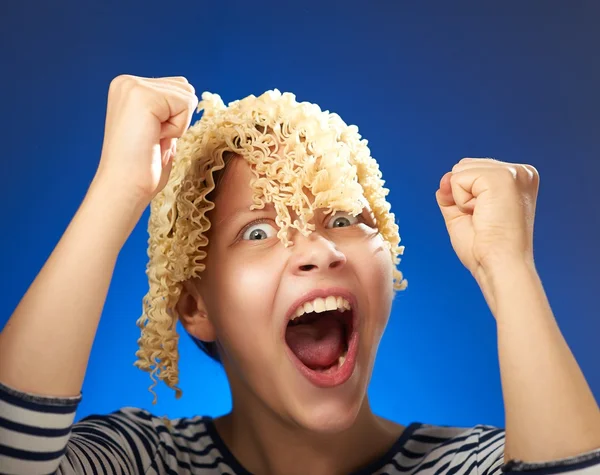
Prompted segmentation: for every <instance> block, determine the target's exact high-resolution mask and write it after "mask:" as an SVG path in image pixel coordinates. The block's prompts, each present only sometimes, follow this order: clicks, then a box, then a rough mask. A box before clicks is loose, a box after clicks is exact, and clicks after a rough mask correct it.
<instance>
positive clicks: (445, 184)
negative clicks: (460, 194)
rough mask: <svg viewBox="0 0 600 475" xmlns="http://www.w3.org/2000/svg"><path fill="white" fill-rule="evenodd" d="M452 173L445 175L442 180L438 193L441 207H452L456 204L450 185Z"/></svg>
mask: <svg viewBox="0 0 600 475" xmlns="http://www.w3.org/2000/svg"><path fill="white" fill-rule="evenodd" d="M451 176H452V172H448V173H445V174H444V176H442V179H441V180H440V186H439V190H438V192H437V193H436V196H437V197H438V204H439V205H440V206H452V205H453V204H454V198H453V197H452V185H451V184H450V178H451Z"/></svg>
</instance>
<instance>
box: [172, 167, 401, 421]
mask: <svg viewBox="0 0 600 475" xmlns="http://www.w3.org/2000/svg"><path fill="white" fill-rule="evenodd" d="M253 177H254V175H253V174H252V172H251V170H250V167H249V165H248V164H247V162H246V161H245V160H243V159H241V158H235V159H233V160H232V161H231V162H230V163H229V164H228V169H227V171H226V172H225V175H224V177H223V181H222V183H221V185H220V188H219V192H218V194H217V197H216V199H215V209H214V210H213V212H212V214H211V223H212V226H211V230H210V246H209V250H208V256H207V258H206V262H205V263H206V269H205V270H204V271H203V273H202V276H201V278H200V279H199V280H198V281H197V282H196V284H195V285H196V290H197V294H196V300H197V305H198V309H200V310H201V311H202V312H205V314H206V319H202V318H201V319H200V320H203V322H202V323H198V321H197V320H198V319H191V320H186V319H185V318H183V319H182V321H183V322H184V326H185V327H186V329H187V330H188V331H189V332H190V333H192V334H193V335H194V336H196V337H197V338H199V339H201V340H204V341H207V340H211V339H212V338H213V336H214V337H216V339H217V340H218V342H219V344H220V349H221V357H222V361H223V365H224V367H225V370H226V372H227V376H228V379H229V382H230V385H231V389H232V396H233V401H234V407H235V406H236V405H237V406H241V405H248V404H252V406H251V407H250V409H251V410H253V411H255V412H256V411H258V412H261V411H262V410H264V409H268V410H270V411H272V412H274V413H275V414H277V415H278V416H279V417H280V418H283V419H284V420H286V421H287V422H290V423H292V424H293V425H295V426H298V425H299V426H301V427H304V428H306V429H309V430H312V431H319V432H337V431H340V430H343V429H345V428H348V427H350V425H352V423H353V422H354V421H355V419H356V417H357V414H358V412H359V409H360V407H361V405H362V403H363V400H364V398H365V394H366V390H367V385H368V383H369V380H370V377H371V372H372V368H373V363H374V360H375V354H376V351H377V347H378V345H379V341H380V339H381V336H382V333H383V331H384V328H385V326H386V324H387V320H388V317H389V314H390V307H391V303H392V298H393V288H392V269H393V267H392V265H393V264H392V261H391V257H390V253H389V251H388V250H387V248H386V246H385V245H384V242H383V239H382V238H381V236H380V235H379V234H378V232H377V229H376V228H375V226H374V222H373V220H372V217H371V214H370V211H369V210H368V209H365V211H364V213H363V215H362V216H358V217H356V218H354V217H352V216H351V215H349V214H347V213H343V212H338V213H336V214H329V215H325V214H323V213H322V212H321V211H320V210H318V211H317V212H316V214H315V217H314V221H313V224H314V225H315V230H314V231H313V232H312V233H311V234H310V235H309V236H308V237H305V236H303V235H302V234H300V233H299V232H296V230H295V229H290V230H289V238H290V240H291V242H292V243H293V245H292V246H290V247H287V248H286V247H285V246H284V245H283V244H282V243H281V241H280V240H279V239H278V238H277V236H276V234H277V227H276V224H275V217H276V214H275V211H274V210H273V208H272V207H267V208H265V209H263V210H253V211H250V210H249V208H250V206H251V205H252V190H251V188H250V186H249V183H250V181H251V179H252V178H253ZM315 289H325V290H326V293H331V295H333V296H336V295H346V296H347V297H349V298H348V299H347V300H351V299H353V300H354V302H353V310H352V312H353V318H354V321H355V325H356V327H355V329H354V330H355V333H356V335H355V338H356V342H355V349H356V351H355V355H356V359H355V362H354V365H353V371H352V372H351V374H350V376H349V377H348V378H347V379H345V381H343V382H338V383H336V384H334V385H331V384H329V386H327V387H324V385H322V384H315V382H314V381H313V380H311V379H310V378H308V377H307V376H305V374H303V372H302V371H300V370H299V368H298V362H294V361H293V357H292V356H291V350H290V348H289V346H288V344H287V343H286V328H287V325H288V322H289V317H288V315H289V313H290V312H291V311H293V310H294V307H295V303H297V302H298V301H299V299H302V297H303V296H305V295H306V294H307V293H309V292H311V291H313V290H315ZM327 289H329V290H327ZM310 300H312V299H310Z"/></svg>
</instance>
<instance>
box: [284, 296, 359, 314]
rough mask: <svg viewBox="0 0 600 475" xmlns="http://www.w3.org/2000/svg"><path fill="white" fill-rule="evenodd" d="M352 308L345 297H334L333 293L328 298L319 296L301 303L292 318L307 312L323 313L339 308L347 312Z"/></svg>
mask: <svg viewBox="0 0 600 475" xmlns="http://www.w3.org/2000/svg"><path fill="white" fill-rule="evenodd" d="M351 308H352V306H351V305H350V302H348V301H347V300H346V299H345V298H343V297H334V296H332V295H330V296H329V297H326V298H322V297H317V298H316V299H314V300H311V301H310V302H304V303H303V304H302V305H300V306H299V307H298V308H297V309H296V314H295V315H294V316H293V317H292V320H295V319H296V318H298V317H301V316H302V315H304V314H305V313H310V312H316V313H321V312H325V311H326V310H339V311H340V312H345V311H346V310H350V309H351Z"/></svg>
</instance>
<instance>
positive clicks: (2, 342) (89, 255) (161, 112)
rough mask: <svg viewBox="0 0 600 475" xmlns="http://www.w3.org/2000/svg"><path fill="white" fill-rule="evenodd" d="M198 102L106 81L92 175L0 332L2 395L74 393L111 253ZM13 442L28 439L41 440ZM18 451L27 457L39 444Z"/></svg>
mask: <svg viewBox="0 0 600 475" xmlns="http://www.w3.org/2000/svg"><path fill="white" fill-rule="evenodd" d="M197 104H198V99H197V97H196V95H195V91H194V88H193V87H192V86H191V85H190V84H189V83H188V81H187V80H186V79H185V78H182V77H174V78H161V79H146V78H139V77H134V76H119V77H117V78H115V79H114V80H113V81H112V82H111V85H110V88H109V94H108V105H107V115H106V125H105V135H104V143H103V146H102V154H101V159H100V163H99V166H98V171H97V173H96V175H95V177H94V179H93V182H92V184H91V186H90V188H89V191H88V193H87V194H86V196H85V198H84V200H83V202H82V204H81V206H80V207H79V209H78V211H77V213H76V214H75V217H74V218H73V220H72V221H71V223H70V224H69V226H68V228H67V230H66V231H65V233H64V235H63V236H62V238H61V239H60V241H59V243H58V245H57V246H56V248H55V249H54V251H53V252H52V254H51V255H50V257H49V259H48V260H47V262H46V263H45V265H44V266H43V268H42V269H41V271H40V273H39V274H38V276H37V277H36V278H35V280H34V281H33V283H32V284H31V286H30V287H29V289H28V290H27V292H26V294H25V295H24V297H23V298H22V300H21V302H20V303H19V305H18V306H17V308H16V309H15V311H14V313H13V314H12V316H11V317H10V319H9V320H8V322H7V324H6V326H5V327H4V329H3V330H2V333H0V383H2V384H3V385H4V386H5V387H6V388H8V390H13V391H14V393H11V392H10V391H8V390H7V391H5V392H4V394H5V395H7V396H6V397H7V398H8V397H9V396H10V394H13V396H14V395H15V394H18V393H27V394H29V395H30V396H41V397H43V398H45V400H44V401H42V403H41V404H40V405H39V407H40V408H41V409H40V410H43V408H44V407H50V406H48V404H47V402H48V397H54V398H69V397H77V396H79V394H80V390H81V385H82V382H83V378H84V375H85V370H86V367H87V363H88V359H89V355H90V350H91V347H92V342H93V340H94V336H95V334H96V329H97V326H98V322H99V319H100V315H101V313H102V308H103V306H104V302H105V299H106V295H107V291H108V287H109V285H110V281H111V277H112V273H113V270H114V267H115V263H116V260H117V256H118V254H119V252H120V250H121V248H122V246H123V244H124V243H125V241H126V240H127V238H128V236H129V235H130V233H131V231H132V230H133V228H134V227H135V225H136V223H137V222H138V220H139V219H140V217H141V216H142V213H143V211H144V209H145V208H146V207H147V205H148V204H149V203H150V201H151V200H152V198H153V197H154V196H155V195H156V193H158V191H160V190H161V189H162V188H163V187H164V186H165V184H166V183H167V180H168V177H169V174H170V171H171V166H172V163H173V162H172V157H173V152H174V145H175V141H176V139H177V138H179V137H181V135H183V133H184V132H185V130H187V127H188V126H189V124H190V121H191V118H192V115H193V112H194V110H195V107H196V106H197ZM57 166H58V167H60V164H57ZM17 399H18V398H17ZM17 399H15V398H13V399H11V400H10V402H11V404H2V405H0V418H1V419H3V420H9V421H10V420H12V419H13V416H14V414H12V413H8V412H7V411H11V410H14V411H16V412H18V411H17V409H16V407H18V406H19V405H21V406H22V403H19V402H18V400H17ZM27 400H28V401H31V400H32V399H31V398H28V399H27ZM68 402H69V401H66V402H65V404H67V405H68ZM13 403H14V404H13ZM11 408H13V409H11ZM2 411H4V413H3V412H2ZM72 413H74V410H73V411H72ZM63 419H64V418H63ZM53 420H54V419H53ZM37 421H38V419H36V418H30V420H29V421H28V422H27V424H30V425H31V427H29V428H25V429H24V430H26V432H27V431H29V433H36V430H37V429H38V428H37V427H35V424H36V422H37ZM47 422H48V421H47V420H46V422H41V421H40V422H39V423H40V424H45V423H47ZM61 424H64V420H62V422H61ZM11 427H12V426H11ZM9 429H10V427H9V426H2V425H1V424H0V442H2V443H4V442H5V441H6V443H7V444H9V443H11V441H12V440H13V439H14V438H13V437H12V436H9V435H10V434H9V433H8V430H9ZM63 429H64V427H63ZM67 429H68V427H67ZM19 440H20V441H23V440H30V441H31V443H32V444H33V443H37V442H35V441H37V440H39V441H41V440H42V438H41V437H40V438H34V437H30V438H29V439H27V438H21V439H19ZM64 443H66V440H65V441H64ZM22 449H23V450H24V453H25V452H27V451H29V452H30V453H32V454H34V455H35V452H36V451H39V450H42V448H37V447H33V446H32V447H29V446H27V447H25V448H23V447H22ZM38 449H39V450H38ZM58 450H59V447H54V451H55V452H56V451H58ZM34 455H32V456H34ZM23 473H30V472H26V471H24V472H23Z"/></svg>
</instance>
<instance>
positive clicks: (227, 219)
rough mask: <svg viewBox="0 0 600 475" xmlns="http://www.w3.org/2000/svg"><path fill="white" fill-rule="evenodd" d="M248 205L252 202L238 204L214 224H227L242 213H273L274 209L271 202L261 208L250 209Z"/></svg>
mask: <svg viewBox="0 0 600 475" xmlns="http://www.w3.org/2000/svg"><path fill="white" fill-rule="evenodd" d="M250 206H252V204H247V205H245V206H240V207H238V208H235V209H234V210H233V211H231V212H230V213H229V214H227V215H226V216H224V217H223V218H222V219H220V220H219V221H216V222H215V224H214V225H215V226H217V225H220V224H224V223H225V224H228V223H230V222H232V221H235V220H236V219H237V218H238V217H239V216H243V215H248V214H249V215H252V214H258V213H261V212H262V213H265V214H266V213H274V212H275V209H274V208H273V205H272V204H271V203H268V204H267V205H266V206H265V207H264V208H261V209H252V210H251V209H250Z"/></svg>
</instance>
